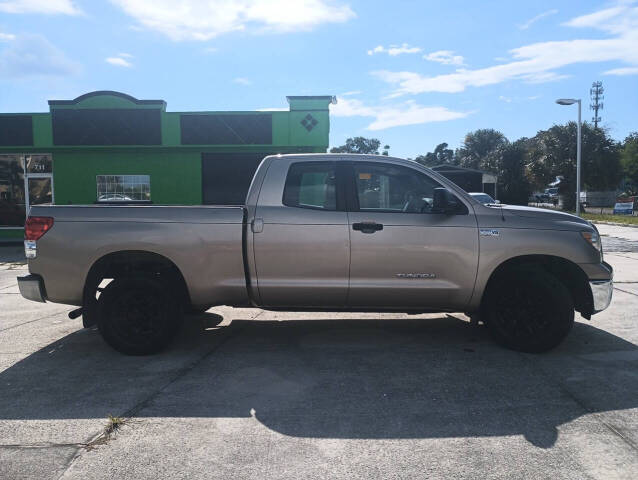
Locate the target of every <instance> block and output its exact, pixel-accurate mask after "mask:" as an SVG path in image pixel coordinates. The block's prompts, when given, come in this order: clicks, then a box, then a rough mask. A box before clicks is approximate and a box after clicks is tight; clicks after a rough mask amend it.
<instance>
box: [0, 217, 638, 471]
mask: <svg viewBox="0 0 638 480" xmlns="http://www.w3.org/2000/svg"><path fill="white" fill-rule="evenodd" d="M600 230H601V233H602V234H603V235H604V237H603V242H604V245H605V247H606V248H608V250H607V253H606V260H607V261H609V262H610V263H611V264H612V265H613V266H614V268H615V270H616V281H617V283H616V290H615V292H614V301H613V303H612V305H611V307H610V308H609V309H608V310H607V311H605V312H603V313H601V314H599V315H596V316H595V317H593V319H592V321H586V320H584V319H582V318H579V319H578V321H577V323H576V325H575V328H574V330H573V332H572V333H571V335H570V336H569V338H568V339H567V340H566V341H565V343H564V344H562V345H561V346H560V347H559V348H557V349H556V350H554V351H552V352H550V353H548V354H544V355H529V354H521V353H515V352H510V351H507V350H504V349H502V348H500V347H497V346H496V345H494V344H493V343H492V342H491V341H490V340H489V338H488V336H487V333H486V331H485V329H484V328H483V327H482V326H480V327H473V326H470V324H469V323H468V321H467V319H466V318H465V317H464V316H463V315H460V314H459V315H419V316H407V315H378V314H352V315H350V314H347V315H346V314H299V313H285V314H284V313H269V312H262V311H259V310H238V309H229V308H220V309H213V310H211V311H210V312H209V313H207V314H204V315H202V316H199V317H193V318H192V319H191V321H190V322H189V325H188V328H186V329H185V331H184V332H183V334H182V335H181V337H180V339H179V341H178V342H177V344H176V345H175V346H174V347H173V348H171V349H170V350H169V351H168V352H166V353H164V354H162V355H157V356H153V357H145V358H134V357H125V356H122V355H120V354H118V353H115V352H113V351H112V350H110V349H109V348H108V347H107V346H106V345H105V344H104V343H103V342H102V340H101V339H100V337H99V335H98V333H97V332H96V331H95V330H93V329H90V330H83V329H82V328H81V320H80V319H77V320H69V319H68V318H67V313H68V311H69V310H71V308H69V307H65V306H61V305H54V304H37V303H33V302H28V301H26V300H24V299H22V297H20V295H19V293H18V290H17V286H16V282H15V276H16V275H18V274H22V273H23V272H24V271H25V266H24V265H23V264H22V263H21V262H22V260H21V253H20V248H18V247H16V248H11V247H2V248H0V478H2V479H18V478H29V479H32V478H47V479H50V478H65V479H66V478H69V479H71V478H73V479H76V478H77V479H87V478H91V479H93V478H109V479H110V478H118V479H147V478H148V479H157V478H171V479H175V478H259V479H261V478H291V479H292V478H294V479H298V478H348V479H352V478H366V479H368V478H426V477H427V478H467V479H474V478H502V479H516V478H534V479H539V478H553V479H579V480H580V479H586V478H596V479H605V480H607V479H614V478H623V479H635V478H638V347H637V345H638V328H637V323H638V314H637V313H636V312H638V229H635V228H634V229H632V228H626V227H612V226H601V227H600ZM213 312H215V313H218V314H221V315H222V317H223V322H222V323H219V320H220V318H219V317H218V316H217V315H216V314H215V313H213ZM108 415H114V416H121V417H124V419H125V422H124V425H123V426H122V427H121V428H120V430H119V431H118V432H117V433H116V434H115V435H113V436H111V438H109V439H107V438H105V437H104V436H103V435H101V434H102V433H103V431H104V427H105V425H106V424H107V417H108Z"/></svg>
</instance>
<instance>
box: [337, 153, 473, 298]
mask: <svg viewBox="0 0 638 480" xmlns="http://www.w3.org/2000/svg"><path fill="white" fill-rule="evenodd" d="M348 169H349V171H350V176H349V177H350V178H349V181H348V182H347V184H348V189H347V192H348V193H347V196H348V210H349V212H348V217H349V221H348V223H349V228H350V242H351V243H350V289H349V300H348V304H349V305H350V306H351V307H369V308H373V307H380V308H392V309H395V308H403V307H406V308H423V309H434V310H436V309H445V310H450V309H463V308H464V307H465V306H466V304H467V303H468V302H469V300H470V297H471V295H472V291H473V289H474V281H475V278H476V271H477V265H478V232H477V224H476V219H475V217H474V214H473V212H472V209H471V206H470V208H468V206H467V205H465V204H463V211H462V212H461V213H459V214H456V215H453V214H440V213H435V212H434V211H433V209H432V205H433V191H434V188H436V187H440V186H441V185H440V184H439V183H438V182H437V181H436V180H435V179H433V178H431V177H430V176H428V175H427V174H425V173H424V172H422V171H420V170H417V169H413V168H410V167H408V166H401V165H396V164H391V163H384V162H370V163H367V162H366V163H363V162H361V163H360V162H352V163H351V164H350V167H349V168H348ZM461 203H463V202H461Z"/></svg>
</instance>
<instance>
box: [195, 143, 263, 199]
mask: <svg viewBox="0 0 638 480" xmlns="http://www.w3.org/2000/svg"><path fill="white" fill-rule="evenodd" d="M267 155H270V154H269V153H203V154H202V203H203V204H204V205H243V204H244V202H245V201H246V194H247V193H248V187H249V186H250V182H251V181H252V179H253V175H254V174H255V170H257V167H258V166H259V163H260V162H261V161H262V160H263V158H264V157H266V156H267Z"/></svg>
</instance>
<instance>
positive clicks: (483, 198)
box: [468, 192, 501, 205]
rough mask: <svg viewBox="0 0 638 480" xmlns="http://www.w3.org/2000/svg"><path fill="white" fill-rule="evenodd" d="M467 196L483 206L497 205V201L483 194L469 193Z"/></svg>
mask: <svg viewBox="0 0 638 480" xmlns="http://www.w3.org/2000/svg"><path fill="white" fill-rule="evenodd" d="M468 195H470V196H471V197H473V198H474V199H476V200H478V201H479V202H481V203H482V204H483V205H498V204H499V203H501V202H499V201H498V200H494V199H493V198H492V197H491V196H490V195H488V194H487V193H485V192H469V193H468Z"/></svg>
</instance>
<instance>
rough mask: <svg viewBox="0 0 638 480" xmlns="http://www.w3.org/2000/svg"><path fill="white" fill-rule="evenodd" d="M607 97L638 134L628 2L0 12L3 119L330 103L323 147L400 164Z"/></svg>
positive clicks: (46, 7) (6, 5)
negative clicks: (354, 143)
mask: <svg viewBox="0 0 638 480" xmlns="http://www.w3.org/2000/svg"><path fill="white" fill-rule="evenodd" d="M595 80H602V81H603V83H604V87H605V101H604V104H605V107H604V110H603V111H602V118H603V121H602V125H603V126H605V127H607V128H609V130H610V133H611V135H612V136H613V137H614V138H617V139H623V138H624V137H625V136H626V135H627V134H628V133H629V132H630V131H634V130H638V114H637V112H638V2H636V1H628V0H626V1H622V0H621V1H611V2H593V1H588V0H580V1H578V2H575V1H544V0H541V1H534V2H512V1H511V0H509V1H486V2H477V1H457V0H446V1H427V0H421V1H418V0H414V1H401V0H395V1H392V2H384V1H370V0H368V1H347V0H344V1H342V0H184V1H179V0H109V1H106V0H105V1H97V0H0V111H2V112H25V111H46V110H47V108H48V107H47V103H46V101H47V100H49V99H71V98H75V97H76V96H78V95H81V94H83V93H86V92H88V91H92V90H118V91H122V92H125V93H128V94H131V95H133V96H135V97H137V98H142V99H156V98H159V99H164V100H166V101H167V103H168V110H170V111H181V110H254V109H264V108H286V106H287V105H286V101H285V96H286V95H325V94H327V95H336V96H337V97H338V104H337V105H333V106H331V109H332V116H331V138H330V143H331V145H338V144H341V143H343V141H344V140H345V139H346V137H349V136H356V135H363V136H374V137H376V138H379V139H380V140H381V141H382V142H383V143H387V144H389V145H390V146H391V150H390V151H391V153H392V154H393V155H397V156H403V157H413V156H415V155H418V154H421V153H425V152H427V151H429V150H432V149H433V148H434V146H436V145H437V144H438V143H440V142H447V143H449V144H450V145H451V146H452V147H457V146H458V145H459V144H460V142H461V141H462V139H463V136H464V134H465V133H466V132H468V131H471V130H474V129H477V128H487V127H489V128H496V129H498V130H501V131H502V132H503V133H504V134H505V135H506V136H507V137H508V138H510V139H511V140H514V139H516V138H519V137H521V136H533V135H534V134H535V133H536V131H538V130H539V129H544V128H548V127H550V126H551V125H552V124H553V123H563V122H566V121H568V120H571V119H575V117H576V109H575V107H561V106H558V105H556V104H555V103H554V100H555V99H556V98H558V97H581V98H582V99H583V107H584V109H583V117H584V119H590V118H591V116H592V113H591V112H590V111H589V109H588V108H587V107H588V106H589V88H590V86H591V83H592V82H593V81H595Z"/></svg>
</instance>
